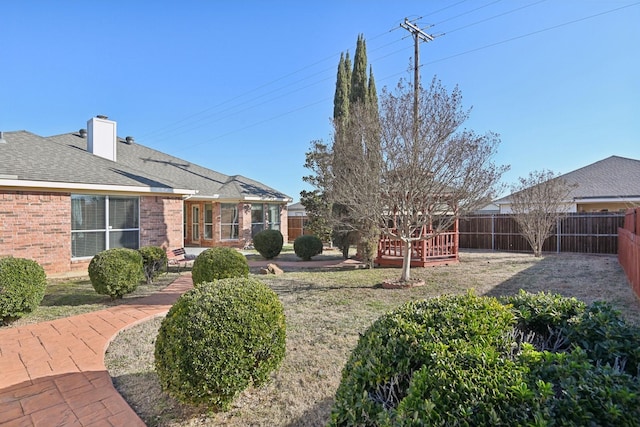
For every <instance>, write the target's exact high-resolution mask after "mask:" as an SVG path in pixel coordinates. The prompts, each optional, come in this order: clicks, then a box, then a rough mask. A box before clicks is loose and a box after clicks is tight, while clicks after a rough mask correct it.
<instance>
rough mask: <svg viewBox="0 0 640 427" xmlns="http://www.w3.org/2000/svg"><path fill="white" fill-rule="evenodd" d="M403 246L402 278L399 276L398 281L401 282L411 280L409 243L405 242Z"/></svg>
mask: <svg viewBox="0 0 640 427" xmlns="http://www.w3.org/2000/svg"><path fill="white" fill-rule="evenodd" d="M403 244H404V252H403V258H402V276H400V280H401V281H403V282H406V281H408V280H409V279H411V241H409V240H405V241H404V242H403Z"/></svg>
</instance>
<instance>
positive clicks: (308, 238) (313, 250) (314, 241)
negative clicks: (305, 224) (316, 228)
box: [293, 235, 322, 261]
mask: <svg viewBox="0 0 640 427" xmlns="http://www.w3.org/2000/svg"><path fill="white" fill-rule="evenodd" d="M293 251H294V252H295V253H296V255H297V256H298V257H299V258H302V260H303V261H310V260H311V258H312V257H314V256H316V255H319V254H321V253H322V241H321V240H320V239H318V238H317V237H316V236H312V235H304V236H300V237H297V238H296V240H294V241H293Z"/></svg>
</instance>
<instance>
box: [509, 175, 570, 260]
mask: <svg viewBox="0 0 640 427" xmlns="http://www.w3.org/2000/svg"><path fill="white" fill-rule="evenodd" d="M575 187H576V185H573V184H569V183H568V182H567V181H565V180H564V179H562V178H560V177H559V176H556V174H554V173H553V172H551V171H549V170H543V171H533V172H530V173H529V176H528V177H527V178H522V177H521V178H519V179H518V183H517V184H515V185H513V186H511V192H512V194H511V195H510V196H509V197H508V199H509V201H510V202H511V206H510V207H511V212H512V214H513V218H514V219H515V221H516V222H517V223H518V225H519V226H520V230H521V232H522V234H523V236H524V237H525V239H527V242H529V245H530V246H531V249H533V255H534V256H536V257H539V256H542V245H543V244H544V242H545V240H547V238H548V237H549V236H550V235H551V231H552V230H553V227H554V226H555V225H556V224H557V223H558V220H559V219H561V218H563V217H564V216H566V215H567V213H568V212H569V208H570V205H569V204H568V200H567V198H568V196H569V194H570V193H571V191H572V190H573V189H574V188H575Z"/></svg>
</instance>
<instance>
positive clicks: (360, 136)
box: [302, 34, 380, 266]
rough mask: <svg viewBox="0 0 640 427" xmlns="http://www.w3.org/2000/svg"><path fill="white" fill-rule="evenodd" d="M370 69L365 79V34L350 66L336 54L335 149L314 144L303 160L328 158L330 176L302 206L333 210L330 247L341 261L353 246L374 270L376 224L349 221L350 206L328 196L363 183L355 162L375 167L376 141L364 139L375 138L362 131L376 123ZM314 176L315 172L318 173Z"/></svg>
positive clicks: (344, 57) (345, 57) (346, 55)
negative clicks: (338, 252) (337, 188)
mask: <svg viewBox="0 0 640 427" xmlns="http://www.w3.org/2000/svg"><path fill="white" fill-rule="evenodd" d="M368 71H369V76H367V48H366V42H365V40H364V35H362V34H360V35H358V40H357V43H356V52H355V56H354V63H353V68H352V64H351V58H350V56H349V52H348V51H347V52H346V53H342V54H340V61H339V63H338V71H337V76H336V89H335V94H334V100H333V122H334V135H333V145H332V146H331V147H330V148H329V149H328V150H327V151H326V152H324V154H323V153H321V152H319V151H318V149H319V146H318V145H317V144H316V146H315V149H312V151H311V152H309V153H307V160H309V159H314V158H318V156H320V155H321V154H322V155H323V156H325V157H324V158H325V159H327V158H328V157H326V156H327V155H328V156H329V157H330V158H331V160H330V166H329V167H328V168H327V170H330V171H331V172H330V173H329V174H327V175H325V176H324V178H325V179H324V180H323V182H324V184H325V185H323V186H318V185H314V186H315V187H316V191H318V192H314V193H313V194H310V193H306V194H305V195H304V196H305V197H303V200H302V202H303V204H304V205H305V207H307V204H309V207H308V209H307V210H308V211H309V210H313V208H314V206H315V207H317V206H318V204H316V203H313V200H312V199H314V198H315V200H318V199H317V198H321V199H322V200H324V201H325V203H324V204H320V205H322V206H323V209H328V210H329V211H330V212H331V214H330V216H331V221H330V223H331V224H333V233H332V236H333V241H334V243H335V244H336V245H337V246H338V247H339V248H340V249H341V250H342V253H343V255H344V256H345V258H346V257H347V256H348V252H349V246H350V245H351V244H353V243H357V245H358V253H359V254H360V255H361V256H362V258H363V260H364V261H365V262H366V263H368V264H369V265H371V266H372V265H373V257H374V256H375V252H376V251H375V250H376V248H377V241H378V234H379V232H378V228H377V226H376V225H375V224H373V223H370V222H369V223H363V222H361V221H360V222H357V221H353V220H352V219H351V218H350V215H349V211H350V207H349V206H348V205H346V204H344V203H332V202H331V201H332V200H333V199H332V196H331V192H332V191H333V188H334V186H335V185H341V184H340V183H348V182H354V181H357V180H358V179H361V177H359V176H357V174H356V173H355V169H354V165H355V164H356V163H358V162H367V163H369V164H371V165H375V164H377V163H378V162H379V151H380V150H379V148H380V142H379V138H377V137H376V138H373V139H372V140H369V139H367V138H365V137H364V136H365V135H367V136H368V137H369V136H370V135H372V134H375V133H372V132H371V131H370V130H369V131H366V132H365V131H364V127H371V125H372V124H374V125H375V124H376V123H378V95H377V93H376V86H375V81H374V79H373V69H372V67H369V70H368ZM308 163H309V162H308ZM305 166H307V167H308V168H309V169H311V170H313V168H312V167H309V166H311V165H310V164H309V165H305ZM315 172H316V174H317V171H315ZM306 178H307V179H306V181H307V182H310V183H312V185H313V184H314V183H313V182H312V181H313V179H314V178H313V177H312V176H309V177H306ZM374 184H375V183H374ZM305 202H306V203H305ZM309 208H310V209H309Z"/></svg>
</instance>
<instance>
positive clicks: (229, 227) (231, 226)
mask: <svg viewBox="0 0 640 427" xmlns="http://www.w3.org/2000/svg"><path fill="white" fill-rule="evenodd" d="M220 240H238V205H236V204H233V203H222V204H220Z"/></svg>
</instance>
